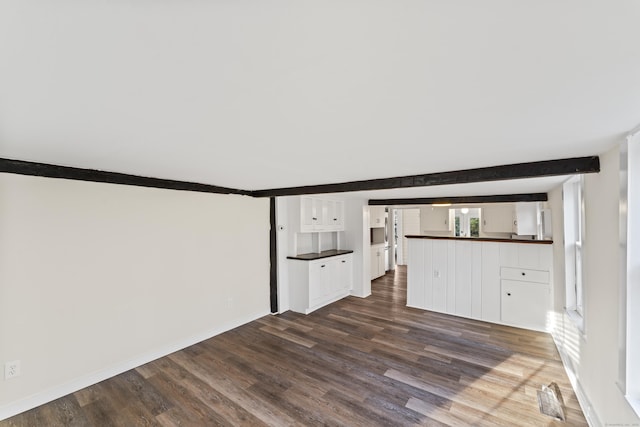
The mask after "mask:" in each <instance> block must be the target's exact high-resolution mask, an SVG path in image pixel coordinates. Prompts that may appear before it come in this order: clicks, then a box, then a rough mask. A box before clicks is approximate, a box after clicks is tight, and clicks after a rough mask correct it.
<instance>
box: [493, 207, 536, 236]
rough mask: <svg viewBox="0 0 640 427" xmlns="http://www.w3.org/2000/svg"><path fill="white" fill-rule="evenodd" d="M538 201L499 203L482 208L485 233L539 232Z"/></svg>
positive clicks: (526, 233)
mask: <svg viewBox="0 0 640 427" xmlns="http://www.w3.org/2000/svg"><path fill="white" fill-rule="evenodd" d="M538 211H539V205H538V203H533V202H531V203H529V202H522V203H516V204H510V203H497V204H495V205H488V206H485V207H483V208H482V231H483V232H484V233H513V234H518V235H522V236H528V235H531V236H535V235H537V234H538V222H539V220H538V216H539V215H538Z"/></svg>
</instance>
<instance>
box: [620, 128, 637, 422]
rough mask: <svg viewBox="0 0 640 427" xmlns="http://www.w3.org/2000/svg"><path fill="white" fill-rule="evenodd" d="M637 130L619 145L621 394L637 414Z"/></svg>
mask: <svg viewBox="0 0 640 427" xmlns="http://www.w3.org/2000/svg"><path fill="white" fill-rule="evenodd" d="M639 192H640V129H638V130H637V131H636V132H635V133H632V134H630V135H629V136H628V137H627V140H626V141H625V142H624V143H622V144H621V147H620V211H619V212H620V311H619V312H620V319H619V320H620V324H619V349H618V350H619V351H618V354H619V363H618V367H619V378H618V385H619V387H620V389H621V390H622V391H623V393H624V396H625V398H626V400H627V402H629V404H630V405H631V407H632V408H633V410H634V411H635V413H636V414H637V415H639V416H640V366H638V364H637V363H635V364H634V363H627V361H632V360H639V359H640V325H639V323H640V312H639V311H638V310H637V309H635V310H634V309H633V308H634V307H638V306H639V305H640V216H639V215H640V194H639Z"/></svg>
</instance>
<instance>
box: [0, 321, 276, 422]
mask: <svg viewBox="0 0 640 427" xmlns="http://www.w3.org/2000/svg"><path fill="white" fill-rule="evenodd" d="M267 314H269V311H268V310H267V311H265V312H260V313H255V314H252V315H249V316H245V317H244V318H242V319H238V320H235V321H233V322H228V323H225V324H224V325H222V326H218V327H216V328H213V329H211V330H208V331H206V332H203V333H200V334H197V335H193V336H191V337H189V338H186V339H183V340H180V341H178V342H175V343H172V344H169V345H167V346H165V347H162V348H158V349H154V350H153V351H149V352H147V353H144V354H141V355H139V356H137V357H134V358H133V359H130V360H126V361H123V362H120V363H116V364H115V365H113V366H109V367H107V368H104V369H101V370H99V371H97V372H93V373H90V374H87V375H84V376H82V377H79V378H76V379H74V380H72V381H69V382H66V383H64V384H60V385H57V386H54V387H52V388H49V389H47V390H44V391H42V392H38V393H36V394H34V395H31V396H29V397H26V398H23V399H20V400H17V401H14V402H10V403H9V404H7V405H4V406H1V407H0V421H2V420H4V419H7V418H10V417H13V416H14V415H18V414H20V413H22V412H25V411H28V410H29V409H33V408H35V407H38V406H40V405H42V404H45V403H48V402H51V401H53V400H56V399H59V398H61V397H63V396H66V395H68V394H71V393H75V392H76V391H78V390H81V389H83V388H85V387H89V386H91V385H93V384H97V383H99V382H100V381H104V380H106V379H108V378H111V377H114V376H116V375H119V374H121V373H123V372H126V371H129V370H131V369H134V368H137V367H138V366H141V365H144V364H145V363H149V362H151V361H153V360H156V359H159V358H161V357H164V356H167V355H169V354H171V353H174V352H176V351H179V350H182V349H184V348H186V347H189V346H191V345H194V344H197V343H199V342H201V341H204V340H207V339H209V338H212V337H214V336H216V335H219V334H221V333H223V332H227V331H230V330H231V329H234V328H237V327H238V326H242V325H244V324H246V323H249V322H252V321H254V320H256V319H259V318H260V317H263V316H266V315H267Z"/></svg>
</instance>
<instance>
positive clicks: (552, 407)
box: [538, 383, 565, 421]
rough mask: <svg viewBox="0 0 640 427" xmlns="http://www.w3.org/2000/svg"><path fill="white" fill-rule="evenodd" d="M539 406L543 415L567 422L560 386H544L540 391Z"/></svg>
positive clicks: (553, 384) (552, 384) (554, 384)
mask: <svg viewBox="0 0 640 427" xmlns="http://www.w3.org/2000/svg"><path fill="white" fill-rule="evenodd" d="M538 406H539V407H540V412H541V413H543V414H545V415H548V416H550V417H553V418H555V419H556V420H560V421H565V416H564V402H563V401H562V394H560V388H559V387H558V384H556V383H551V384H549V385H548V386H546V385H543V386H542V390H538Z"/></svg>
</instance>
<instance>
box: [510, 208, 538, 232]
mask: <svg viewBox="0 0 640 427" xmlns="http://www.w3.org/2000/svg"><path fill="white" fill-rule="evenodd" d="M513 232H514V233H515V234H518V235H523V236H535V235H537V234H538V204H537V203H524V202H523V203H516V206H515V219H514V221H513Z"/></svg>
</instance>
